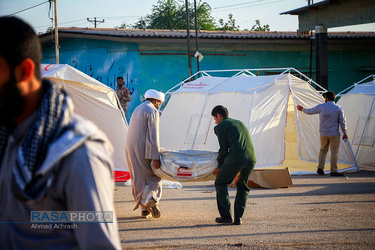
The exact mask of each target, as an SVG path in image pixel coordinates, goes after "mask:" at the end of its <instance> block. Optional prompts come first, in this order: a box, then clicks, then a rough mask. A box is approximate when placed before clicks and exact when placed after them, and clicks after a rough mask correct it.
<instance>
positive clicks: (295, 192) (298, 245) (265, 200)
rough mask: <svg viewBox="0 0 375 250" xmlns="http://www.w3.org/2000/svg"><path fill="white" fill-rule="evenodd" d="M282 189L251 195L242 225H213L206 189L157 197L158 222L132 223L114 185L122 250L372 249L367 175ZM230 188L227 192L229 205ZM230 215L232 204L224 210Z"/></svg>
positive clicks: (374, 206) (208, 185)
mask: <svg viewBox="0 0 375 250" xmlns="http://www.w3.org/2000/svg"><path fill="white" fill-rule="evenodd" d="M292 180H293V185H292V186H291V187H290V188H282V189H262V188H252V189H251V191H250V195H249V199H248V202H247V207H246V210H245V214H244V216H243V224H242V225H240V226H237V225H219V224H217V223H215V221H214V220H215V218H216V217H218V216H219V214H218V212H217V207H216V197H215V196H216V192H215V187H214V183H213V181H210V182H190V183H181V184H182V188H181V189H163V196H162V199H161V202H160V206H159V207H160V210H161V217H160V218H159V219H154V218H150V219H142V218H140V214H141V211H140V209H138V210H135V211H133V208H134V206H135V202H134V201H133V197H132V194H131V188H130V187H126V186H125V185H124V183H121V182H120V183H116V191H115V206H116V212H117V219H118V226H119V234H120V239H121V243H122V247H123V249H150V248H152V249H205V250H206V249H207V250H208V249H322V248H324V249H375V172H366V171H362V172H360V173H355V174H347V175H346V177H331V176H329V175H325V176H318V175H309V176H292ZM235 194H236V189H235V188H229V195H230V198H231V201H232V202H234V197H235ZM232 207H233V204H232Z"/></svg>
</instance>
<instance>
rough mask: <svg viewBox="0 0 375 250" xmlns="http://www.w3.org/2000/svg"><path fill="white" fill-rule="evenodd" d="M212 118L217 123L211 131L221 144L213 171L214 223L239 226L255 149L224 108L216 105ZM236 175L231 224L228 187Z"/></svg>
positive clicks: (254, 157)
mask: <svg viewBox="0 0 375 250" xmlns="http://www.w3.org/2000/svg"><path fill="white" fill-rule="evenodd" d="M211 115H212V116H213V117H214V119H215V123H216V124H217V126H215V128H214V131H215V134H216V136H217V138H218V140H219V145H220V149H219V155H218V158H217V161H218V168H217V169H215V171H214V174H215V175H217V176H216V181H215V187H216V199H217V207H218V210H219V213H220V217H218V218H216V220H215V221H216V222H217V223H232V222H233V223H234V224H236V225H241V224H242V215H243V213H244V211H245V207H246V202H247V197H248V195H249V191H250V188H249V186H248V185H247V183H248V181H249V177H250V175H251V173H252V172H253V170H254V167H255V162H256V156H255V150H254V147H253V143H252V141H251V138H250V133H249V131H248V130H247V128H246V126H245V125H244V124H243V123H242V122H241V121H238V120H235V119H231V118H229V117H228V110H227V109H226V108H225V107H223V106H221V105H219V106H216V107H215V108H214V109H213V110H212V112H211ZM238 172H239V173H240V175H239V178H238V181H237V194H236V199H235V202H234V221H233V219H232V211H231V203H230V200H229V195H228V187H227V186H228V185H229V184H231V183H232V181H233V180H234V178H235V177H236V175H237V173H238Z"/></svg>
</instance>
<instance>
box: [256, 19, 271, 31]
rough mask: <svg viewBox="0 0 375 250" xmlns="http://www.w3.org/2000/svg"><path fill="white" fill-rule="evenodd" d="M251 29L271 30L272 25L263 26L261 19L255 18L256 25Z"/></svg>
mask: <svg viewBox="0 0 375 250" xmlns="http://www.w3.org/2000/svg"><path fill="white" fill-rule="evenodd" d="M251 31H270V26H269V25H268V24H266V25H263V26H262V25H261V24H260V20H255V25H254V26H253V27H252V28H251Z"/></svg>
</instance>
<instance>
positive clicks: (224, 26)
mask: <svg viewBox="0 0 375 250" xmlns="http://www.w3.org/2000/svg"><path fill="white" fill-rule="evenodd" d="M228 18H229V20H228V22H226V23H224V20H223V19H219V25H220V27H217V30H225V31H239V30H240V26H237V25H236V20H235V19H234V18H233V15H232V14H229V15H228Z"/></svg>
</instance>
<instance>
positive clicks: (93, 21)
mask: <svg viewBox="0 0 375 250" xmlns="http://www.w3.org/2000/svg"><path fill="white" fill-rule="evenodd" d="M87 21H89V22H90V23H94V27H95V28H96V23H104V19H102V21H97V20H96V17H94V20H90V18H87Z"/></svg>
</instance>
